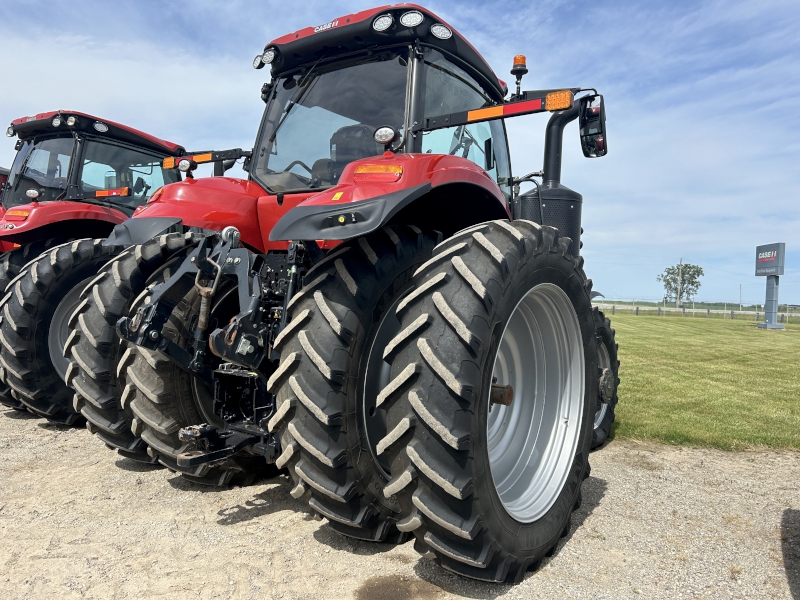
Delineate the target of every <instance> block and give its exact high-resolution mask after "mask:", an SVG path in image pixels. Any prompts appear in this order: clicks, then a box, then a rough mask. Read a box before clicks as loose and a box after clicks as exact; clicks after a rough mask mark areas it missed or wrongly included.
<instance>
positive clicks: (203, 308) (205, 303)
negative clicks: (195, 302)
mask: <svg viewBox="0 0 800 600" xmlns="http://www.w3.org/2000/svg"><path fill="white" fill-rule="evenodd" d="M206 262H208V263H211V266H212V267H214V268H215V269H216V270H217V274H216V275H215V277H214V283H213V284H212V285H211V287H208V286H204V285H201V284H200V275H201V273H202V271H201V270H200V268H199V267H198V269H197V276H196V277H195V278H194V287H196V288H197V292H198V293H199V294H200V318H199V319H198V320H197V328H198V329H200V330H201V331H205V330H206V328H207V327H208V316H209V313H210V312H211V299H212V298H213V297H214V294H216V293H217V288H218V287H219V279H220V276H221V275H222V269H221V268H220V266H219V265H218V264H217V263H215V262H214V261H213V260H212V259H210V258H206Z"/></svg>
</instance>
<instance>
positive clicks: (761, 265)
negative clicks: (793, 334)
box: [756, 242, 786, 329]
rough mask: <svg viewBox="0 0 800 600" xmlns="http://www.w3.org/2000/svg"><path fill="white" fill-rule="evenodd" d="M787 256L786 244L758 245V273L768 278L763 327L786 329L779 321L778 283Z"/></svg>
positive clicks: (760, 324) (761, 325)
mask: <svg viewBox="0 0 800 600" xmlns="http://www.w3.org/2000/svg"><path fill="white" fill-rule="evenodd" d="M785 257H786V244H784V243H783V242H781V243H779V244H767V245H766V246H756V275H757V276H766V278H767V298H766V301H765V302H764V322H763V323H759V324H758V326H759V327H760V328H761V329H784V326H783V325H780V324H779V323H778V285H779V280H780V276H781V275H783V265H784V260H785Z"/></svg>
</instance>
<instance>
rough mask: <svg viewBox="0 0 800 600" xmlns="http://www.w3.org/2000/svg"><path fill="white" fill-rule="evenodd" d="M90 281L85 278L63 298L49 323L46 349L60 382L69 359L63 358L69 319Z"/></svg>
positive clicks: (89, 278)
mask: <svg viewBox="0 0 800 600" xmlns="http://www.w3.org/2000/svg"><path fill="white" fill-rule="evenodd" d="M91 279H92V278H91V277H87V278H86V279H84V280H83V281H81V282H80V283H79V284H78V285H76V286H75V287H73V288H72V289H71V290H70V291H69V292H68V293H67V295H66V296H64V299H63V300H62V301H61V302H60V303H59V305H58V306H57V307H56V311H55V312H54V313H53V319H52V320H51V321H50V329H49V330H48V332H47V349H48V350H49V352H50V362H52V363H53V367H54V368H55V370H56V373H58V376H59V377H60V378H61V379H62V380H63V379H64V376H65V375H66V374H67V367H68V366H69V359H68V358H66V357H65V356H64V344H66V343H67V338H68V337H69V318H70V317H71V316H72V313H73V312H75V309H76V308H77V307H78V303H79V302H80V300H81V292H82V291H83V288H85V287H86V285H87V284H88V283H89V281H91Z"/></svg>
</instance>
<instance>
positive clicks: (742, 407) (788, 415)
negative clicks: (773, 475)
mask: <svg viewBox="0 0 800 600" xmlns="http://www.w3.org/2000/svg"><path fill="white" fill-rule="evenodd" d="M608 316H610V317H611V320H612V325H613V327H614V328H615V329H616V331H617V342H618V343H619V358H620V362H621V365H620V388H619V398H620V401H619V405H618V406H617V411H616V415H617V421H616V423H615V424H614V428H613V430H612V436H613V437H614V438H616V439H642V440H654V441H660V442H665V443H667V444H685V445H692V446H713V447H716V448H722V449H726V450H740V449H745V448H752V447H764V446H769V447H772V448H797V449H800V326H798V325H794V324H792V325H788V326H787V329H786V330H785V331H766V330H761V329H758V328H756V325H755V323H754V322H753V321H736V320H734V321H727V320H725V321H723V320H720V319H705V318H703V317H694V318H690V317H685V318H667V317H660V318H659V317H649V316H648V317H645V316H639V317H636V316H633V315H621V314H617V315H613V316H612V315H610V314H609V315H608Z"/></svg>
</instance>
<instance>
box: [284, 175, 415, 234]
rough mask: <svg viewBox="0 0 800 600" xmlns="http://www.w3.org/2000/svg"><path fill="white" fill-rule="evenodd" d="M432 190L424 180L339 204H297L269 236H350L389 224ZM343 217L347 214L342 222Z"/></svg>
mask: <svg viewBox="0 0 800 600" xmlns="http://www.w3.org/2000/svg"><path fill="white" fill-rule="evenodd" d="M430 190H431V184H430V183H423V184H421V185H416V186H413V187H409V188H405V189H403V190H400V191H397V192H392V193H390V194H384V195H383V196H377V197H376V198H370V199H369V200H362V201H359V202H348V203H346V204H341V205H339V206H336V205H331V204H317V205H311V206H303V205H302V204H301V205H300V206H297V207H296V208H293V209H292V210H290V211H289V212H288V213H286V214H285V215H283V217H281V219H280V220H279V221H278V222H277V223H276V224H275V227H274V228H273V229H272V231H270V234H269V240H270V241H271V242H277V241H281V240H349V239H350V238H354V237H358V236H361V235H364V234H367V233H370V232H372V231H375V230H376V229H379V228H381V227H382V226H383V225H385V224H386V223H387V222H388V221H389V220H390V219H391V218H392V217H393V216H394V215H396V214H397V213H398V212H400V211H401V210H402V209H403V208H405V207H406V206H408V205H409V204H411V203H412V202H413V201H414V200H416V199H417V198H420V197H421V196H423V195H425V194H427V193H428V192H429V191H430ZM340 217H344V222H341V220H340Z"/></svg>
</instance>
